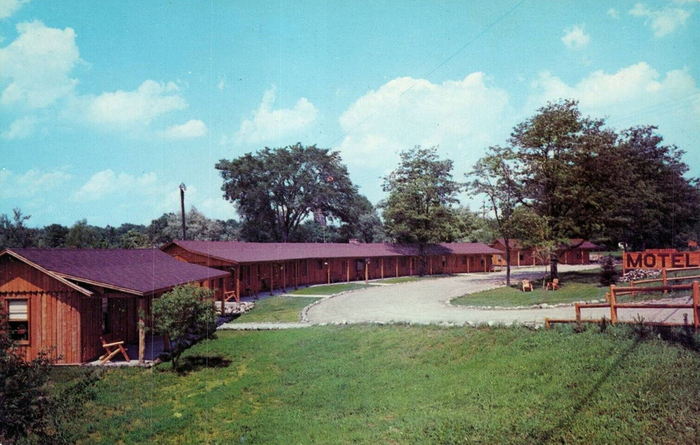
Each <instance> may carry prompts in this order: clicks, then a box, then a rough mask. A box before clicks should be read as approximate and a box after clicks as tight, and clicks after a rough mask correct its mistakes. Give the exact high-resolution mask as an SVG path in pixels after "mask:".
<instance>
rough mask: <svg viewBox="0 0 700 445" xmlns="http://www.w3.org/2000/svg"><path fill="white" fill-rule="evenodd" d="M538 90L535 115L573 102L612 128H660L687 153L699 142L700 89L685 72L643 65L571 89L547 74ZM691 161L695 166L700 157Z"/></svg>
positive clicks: (534, 97) (536, 85)
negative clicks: (546, 105)
mask: <svg viewBox="0 0 700 445" xmlns="http://www.w3.org/2000/svg"><path fill="white" fill-rule="evenodd" d="M533 88H534V90H533V94H532V96H531V98H530V103H529V108H530V112H531V111H533V110H534V109H535V108H537V107H539V106H542V105H543V104H544V103H545V102H546V101H548V100H557V99H560V98H573V99H578V100H579V101H580V107H581V110H582V111H583V112H584V113H586V114H589V115H592V116H596V117H605V118H607V122H608V124H609V125H610V126H612V127H613V128H617V129H622V128H627V127H630V126H636V125H657V126H658V127H659V132H660V134H662V135H663V136H664V138H665V139H666V141H667V142H669V143H673V144H678V145H679V146H680V147H681V148H686V149H687V148H688V147H694V146H697V144H698V143H700V140H698V137H697V128H699V127H700V88H698V86H697V84H696V82H695V79H693V77H692V76H691V75H690V74H689V73H688V72H687V71H685V70H672V71H668V72H666V73H665V74H663V75H662V74H659V73H658V72H657V71H656V70H655V69H653V68H652V67H651V66H649V65H648V64H647V63H644V62H640V63H637V64H635V65H630V66H628V67H625V68H622V69H620V70H618V71H617V72H615V73H605V72H603V71H595V72H593V73H591V74H589V75H588V76H586V77H585V78H583V79H582V80H580V81H579V82H578V83H576V84H572V85H569V84H567V83H566V82H564V81H563V80H561V79H560V78H558V77H556V76H554V75H552V74H550V73H542V74H541V75H540V77H539V79H538V80H537V81H535V82H534V83H533ZM689 156H690V157H691V158H694V159H693V160H691V162H690V163H691V164H692V163H693V162H696V161H695V159H697V154H695V153H694V152H692V151H691V152H690V154H689Z"/></svg>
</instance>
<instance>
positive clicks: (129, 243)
mask: <svg viewBox="0 0 700 445" xmlns="http://www.w3.org/2000/svg"><path fill="white" fill-rule="evenodd" d="M120 244H121V247H122V248H124V249H138V248H143V247H150V245H151V241H150V240H149V239H148V236H147V235H146V234H144V233H141V232H139V231H138V230H136V229H131V230H129V231H128V232H126V233H125V234H124V235H122V236H121V239H120Z"/></svg>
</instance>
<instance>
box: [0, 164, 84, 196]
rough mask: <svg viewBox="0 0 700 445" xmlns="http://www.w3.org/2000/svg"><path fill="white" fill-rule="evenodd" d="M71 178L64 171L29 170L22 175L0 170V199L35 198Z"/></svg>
mask: <svg viewBox="0 0 700 445" xmlns="http://www.w3.org/2000/svg"><path fill="white" fill-rule="evenodd" d="M71 178H72V176H71V175H70V174H69V173H68V172H66V171H65V169H57V170H52V171H44V170H41V169H31V170H28V171H26V172H24V173H22V174H17V173H14V172H12V171H11V170H1V171H0V199H10V198H31V197H35V196H38V195H41V194H44V193H46V192H49V191H51V190H53V189H55V188H56V187H58V186H60V185H62V184H64V183H65V182H67V181H68V180H70V179H71Z"/></svg>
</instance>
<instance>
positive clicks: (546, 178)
mask: <svg viewBox="0 0 700 445" xmlns="http://www.w3.org/2000/svg"><path fill="white" fill-rule="evenodd" d="M616 140H617V135H616V134H615V132H613V131H612V130H610V129H607V128H605V126H604V121H603V120H601V119H592V118H589V117H584V116H582V115H581V113H580V111H579V110H578V103H577V102H576V101H573V100H564V101H560V102H556V103H549V104H547V105H546V106H544V107H542V108H540V109H539V110H538V111H537V113H536V114H535V116H533V117H532V118H530V119H527V120H526V121H524V122H522V123H520V124H519V125H517V126H516V127H515V128H514V129H513V133H512V134H511V137H510V146H511V147H510V150H512V152H513V154H514V157H515V159H516V164H517V166H516V168H517V170H518V176H519V177H520V178H522V198H521V202H522V203H523V204H525V205H527V206H529V207H531V208H532V209H533V210H534V211H535V213H537V214H538V215H541V216H545V217H546V221H547V223H548V225H549V230H548V232H549V236H551V239H550V240H549V242H550V243H553V244H556V245H560V244H564V243H566V244H567V245H568V239H569V238H570V237H576V238H583V239H586V238H590V237H591V236H592V235H593V234H595V233H598V232H599V231H600V230H601V229H602V227H603V226H604V223H605V220H606V212H605V209H608V208H611V206H614V197H612V196H611V195H612V194H611V193H610V191H611V188H610V185H609V182H610V179H611V178H610V176H609V175H606V172H608V171H609V169H608V167H609V166H608V165H607V164H605V163H604V162H603V160H604V159H605V158H606V157H607V156H601V155H608V154H611V153H613V149H614V146H615V142H616ZM573 247H576V246H573ZM557 259H558V258H557V254H556V251H553V252H552V255H551V258H550V260H551V262H550V265H551V268H550V273H551V278H555V277H556V276H557Z"/></svg>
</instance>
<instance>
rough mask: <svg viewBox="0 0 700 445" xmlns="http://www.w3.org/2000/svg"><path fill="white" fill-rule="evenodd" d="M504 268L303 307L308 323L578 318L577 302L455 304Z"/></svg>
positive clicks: (676, 312)
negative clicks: (514, 306) (539, 305)
mask: <svg viewBox="0 0 700 445" xmlns="http://www.w3.org/2000/svg"><path fill="white" fill-rule="evenodd" d="M597 267H599V266H598V265H582V266H570V265H560V266H559V270H560V271H562V272H565V271H571V270H583V269H590V268H597ZM543 271H544V267H543V266H538V267H536V268H522V269H517V270H515V271H514V272H513V274H512V277H513V278H512V279H513V280H521V279H523V278H532V277H535V276H542V274H543ZM504 281H505V273H504V272H494V273H488V274H469V275H458V276H454V277H446V278H441V279H435V280H421V281H416V282H410V283H401V284H396V285H391V286H381V287H379V286H378V287H371V288H367V289H360V290H355V291H351V292H346V293H342V294H339V295H336V296H333V297H331V298H327V299H324V300H321V301H319V302H317V303H315V304H313V305H311V306H309V307H307V308H306V310H305V311H304V321H305V322H308V323H311V324H324V323H331V324H343V323H414V324H456V325H463V324H484V323H489V324H497V323H502V324H513V323H515V324H532V325H541V324H543V323H544V319H545V318H574V316H575V314H574V308H573V305H568V306H556V307H547V308H532V309H530V308H528V309H476V308H470V307H464V306H461V307H460V306H457V305H452V304H450V303H449V301H450V300H451V299H453V298H456V297H459V296H462V295H465V294H468V293H473V292H478V291H482V290H487V289H492V288H495V287H499V286H503V285H504V284H505V283H504ZM639 314H640V315H641V316H643V317H644V319H645V320H647V321H663V320H665V321H675V322H682V321H683V314H688V317H690V318H689V319H690V320H692V314H690V310H684V309H673V310H672V309H648V310H644V311H640V312H639ZM637 315H638V314H637V311H636V310H629V309H620V310H619V318H620V319H621V320H633V319H634V318H635V317H636V316H637ZM603 316H606V317H607V318H610V312H609V310H606V309H588V310H586V311H584V313H583V317H584V318H601V317H603Z"/></svg>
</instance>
